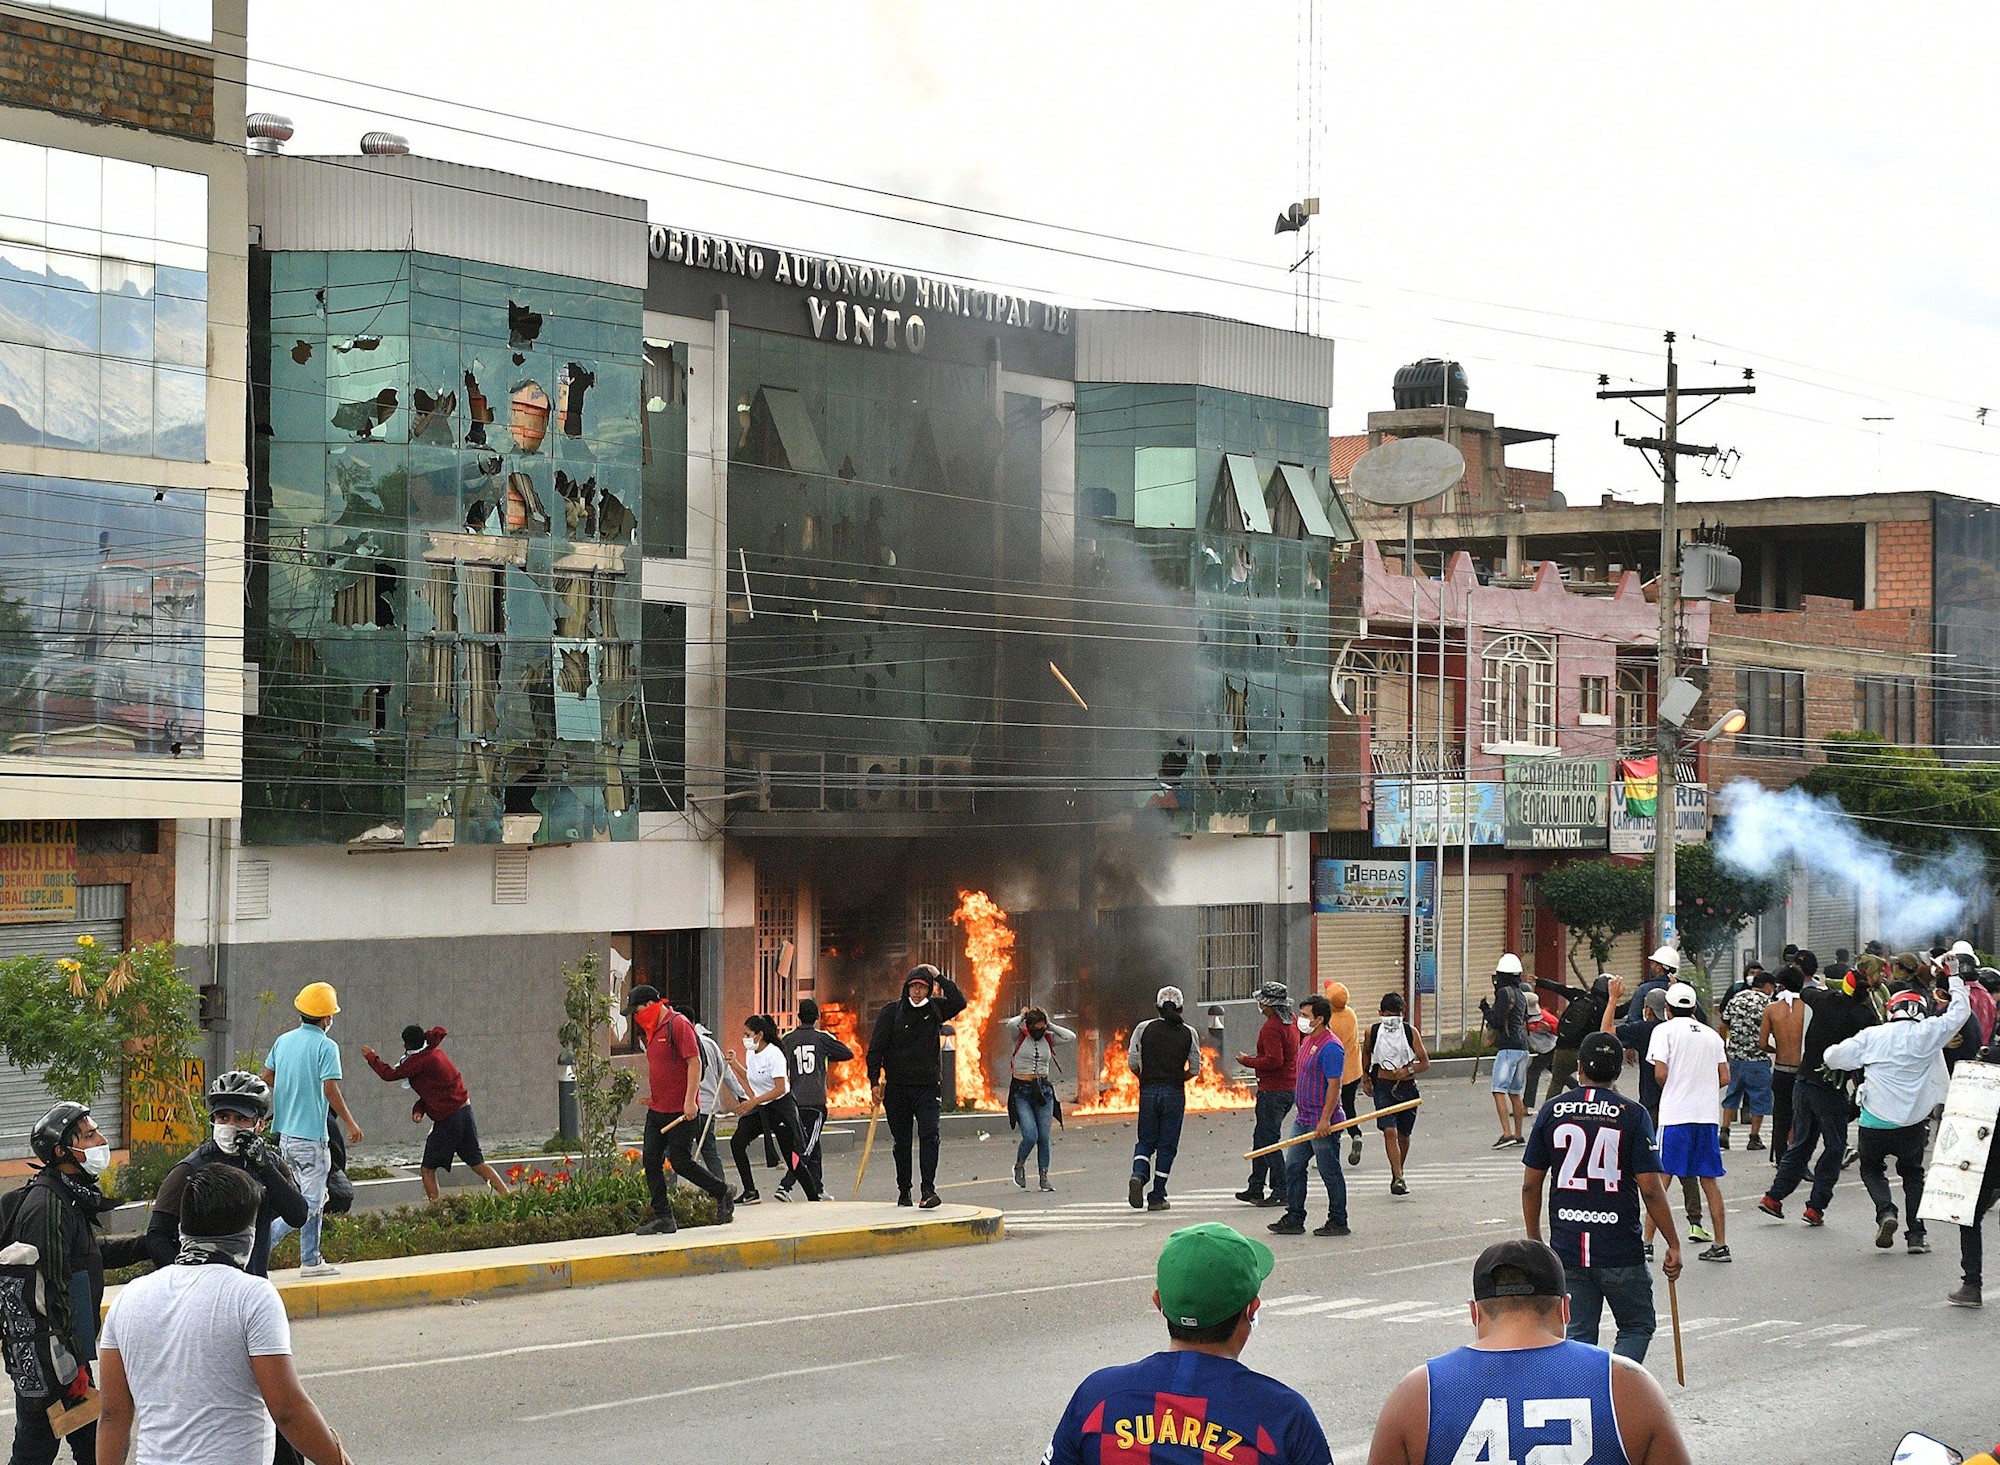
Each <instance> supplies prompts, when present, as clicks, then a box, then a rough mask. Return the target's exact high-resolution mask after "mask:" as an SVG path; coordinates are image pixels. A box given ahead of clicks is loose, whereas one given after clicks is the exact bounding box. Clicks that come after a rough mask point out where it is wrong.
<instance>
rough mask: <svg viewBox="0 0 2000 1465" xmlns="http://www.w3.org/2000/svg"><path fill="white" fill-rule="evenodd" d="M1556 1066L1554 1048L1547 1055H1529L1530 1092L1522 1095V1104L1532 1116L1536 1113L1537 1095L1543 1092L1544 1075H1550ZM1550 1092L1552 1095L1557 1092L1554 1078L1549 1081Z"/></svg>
mask: <svg viewBox="0 0 2000 1465" xmlns="http://www.w3.org/2000/svg"><path fill="white" fill-rule="evenodd" d="M1555 1065H1556V1050H1555V1049H1553V1048H1551V1049H1549V1051H1548V1052H1546V1053H1533V1054H1530V1055H1529V1058H1528V1091H1527V1093H1525V1094H1524V1095H1522V1098H1521V1102H1522V1103H1523V1104H1525V1105H1527V1107H1528V1112H1529V1113H1530V1114H1532V1113H1534V1112H1535V1095H1536V1094H1538V1093H1539V1092H1541V1087H1542V1075H1543V1074H1545V1073H1548V1072H1549V1071H1550V1070H1551V1069H1553V1068H1554V1067H1555ZM1549 1092H1550V1093H1551V1094H1553V1093H1554V1092H1555V1079H1554V1078H1553V1077H1551V1078H1550V1079H1549Z"/></svg>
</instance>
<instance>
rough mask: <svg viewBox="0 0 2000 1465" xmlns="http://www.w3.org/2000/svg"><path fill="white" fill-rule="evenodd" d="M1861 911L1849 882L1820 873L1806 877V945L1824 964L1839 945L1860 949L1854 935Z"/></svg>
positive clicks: (1858, 925) (1851, 949) (1823, 964)
mask: <svg viewBox="0 0 2000 1465" xmlns="http://www.w3.org/2000/svg"><path fill="white" fill-rule="evenodd" d="M1860 924H1861V918H1860V911H1859V909H1858V906H1857V902H1856V900H1855V891H1854V887H1853V886H1852V885H1849V884H1848V883H1847V882H1846V881H1844V880H1835V879H1828V878H1826V877H1825V876H1821V875H1808V876H1807V878H1806V946H1807V948H1808V949H1809V950H1810V951H1811V952H1812V953H1813V955H1815V956H1817V957H1818V958H1819V964H1820V965H1821V966H1822V967H1824V966H1826V965H1827V964H1828V963H1829V962H1831V961H1832V960H1833V953H1834V952H1835V951H1837V950H1839V949H1840V948H1841V947H1843V946H1844V947H1846V948H1847V949H1848V951H1849V952H1850V953H1851V952H1855V951H1858V950H1860V948H1861V943H1860V942H1859V941H1858V940H1856V939H1855V937H1856V934H1857V932H1858V931H1859V929H1860Z"/></svg>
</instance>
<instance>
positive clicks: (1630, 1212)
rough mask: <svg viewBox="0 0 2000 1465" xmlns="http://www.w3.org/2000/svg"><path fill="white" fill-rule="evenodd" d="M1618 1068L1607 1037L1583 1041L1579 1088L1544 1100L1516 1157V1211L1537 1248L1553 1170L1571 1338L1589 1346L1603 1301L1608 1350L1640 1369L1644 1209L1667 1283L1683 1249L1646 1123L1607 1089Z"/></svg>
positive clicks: (1644, 1313)
mask: <svg viewBox="0 0 2000 1465" xmlns="http://www.w3.org/2000/svg"><path fill="white" fill-rule="evenodd" d="M1624 1064H1625V1054H1624V1051H1623V1050H1622V1049H1621V1048H1620V1047H1619V1046H1618V1040H1617V1039H1616V1038H1614V1037H1612V1036H1611V1034H1609V1033H1592V1034H1590V1036H1588V1037H1586V1038H1585V1039H1584V1040H1583V1045H1582V1046H1581V1047H1580V1048H1578V1049H1577V1071H1578V1073H1579V1074H1581V1075H1582V1078H1583V1087H1582V1088H1580V1089H1572V1090H1570V1092H1568V1093H1566V1094H1554V1095H1551V1096H1550V1098H1549V1101H1548V1102H1547V1103H1546V1104H1544V1105H1542V1109H1541V1112H1540V1113H1539V1114H1537V1115H1536V1116H1535V1127H1534V1130H1533V1132H1532V1133H1530V1134H1529V1136H1528V1147H1527V1148H1526V1149H1525V1150H1523V1151H1522V1152H1521V1164H1522V1167H1523V1171H1524V1173H1523V1174H1522V1176H1521V1214H1522V1217H1523V1219H1525V1220H1526V1222H1527V1225H1528V1239H1529V1240H1531V1241H1540V1240H1541V1239H1542V1196H1543V1191H1544V1189H1545V1188H1546V1186H1547V1184H1548V1177H1549V1175H1550V1174H1551V1172H1553V1173H1554V1175H1555V1182H1556V1183H1555V1194H1554V1195H1553V1196H1552V1197H1551V1198H1550V1199H1549V1204H1548V1212H1549V1240H1550V1242H1551V1243H1552V1244H1553V1246H1554V1247H1555V1253H1556V1255H1557V1256H1559V1257H1561V1258H1562V1264H1563V1275H1564V1278H1565V1280H1566V1281H1567V1283H1568V1286H1569V1336H1570V1338H1571V1339H1572V1340H1573V1341H1575V1342H1578V1343H1595V1342H1596V1341H1597V1328H1598V1324H1599V1322H1600V1321H1601V1320H1602V1318H1603V1316H1604V1304H1605V1303H1607V1302H1608V1303H1610V1304H1611V1316H1612V1317H1613V1318H1615V1319H1617V1322H1618V1339H1617V1341H1616V1342H1615V1343H1614V1344H1613V1345H1612V1350H1611V1351H1612V1352H1614V1353H1617V1354H1619V1355H1621V1356H1622V1357H1625V1358H1629V1359H1631V1360H1632V1361H1633V1362H1634V1363H1644V1362H1645V1361H1646V1345H1647V1344H1648V1343H1650V1342H1651V1341H1652V1338H1653V1329H1654V1316H1653V1276H1652V1273H1651V1272H1649V1271H1648V1270H1647V1269H1646V1249H1645V1238H1644V1237H1643V1236H1642V1235H1641V1234H1640V1226H1639V1207H1640V1205H1641V1203H1642V1202H1643V1204H1644V1205H1645V1208H1646V1211H1647V1213H1648V1214H1649V1215H1651V1216H1652V1218H1653V1224H1654V1225H1656V1226H1658V1227H1659V1228H1660V1234H1661V1235H1662V1236H1664V1237H1665V1238H1666V1242H1667V1256H1666V1273H1667V1275H1668V1276H1669V1277H1679V1276H1680V1274H1681V1243H1680V1238H1679V1237H1678V1236H1677V1235H1676V1234H1675V1233H1674V1212H1673V1207H1672V1206H1670V1205H1668V1204H1667V1188H1666V1182H1665V1181H1664V1180H1662V1179H1661V1176H1660V1153H1659V1150H1658V1149H1657V1148H1655V1146H1654V1144H1653V1121H1652V1120H1651V1119H1650V1118H1649V1117H1648V1116H1647V1114H1646V1111H1645V1110H1644V1109H1643V1108H1641V1107H1640V1105H1639V1103H1638V1101H1637V1100H1635V1099H1628V1098H1626V1097H1625V1096H1624V1095H1623V1094H1621V1093H1619V1092H1618V1091H1617V1090H1616V1089H1614V1088H1612V1087H1611V1085H1612V1084H1613V1083H1615V1082H1616V1081H1617V1079H1618V1073H1619V1070H1620V1069H1621V1068H1623V1067H1624Z"/></svg>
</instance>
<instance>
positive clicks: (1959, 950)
mask: <svg viewBox="0 0 2000 1465" xmlns="http://www.w3.org/2000/svg"><path fill="white" fill-rule="evenodd" d="M1950 954H1951V955H1953V956H1971V957H1977V956H1978V955H1979V953H1978V952H1976V951H1974V950H1973V949H1972V943H1971V942H1970V941H1954V942H1952V943H1951V953H1950Z"/></svg>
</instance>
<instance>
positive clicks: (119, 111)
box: [0, 15, 215, 142]
mask: <svg viewBox="0 0 2000 1465" xmlns="http://www.w3.org/2000/svg"><path fill="white" fill-rule="evenodd" d="M0 103H5V104H7V105H11V106H17V107H34V108H38V109H40V110H42V111H47V112H61V113H65V114H67V115H69V116H72V117H86V118H89V119H90V120H91V121H93V122H117V123H122V124H124V125H125V126H127V127H143V128H146V129H148V130H149V131H153V132H164V133H169V134H171V135H173V136H175V137H188V138H194V139H196V140H197V141H201V142H213V141H214V140H215V64H214V62H213V61H211V60H210V59H209V58H208V57H206V56H203V55H201V54H199V53H198V52H193V51H182V50H177V49H175V48H173V47H170V46H156V45H148V44H146V43H144V42H141V41H133V40H124V39H121V38H119V37H116V36H106V35H100V34H99V33H97V32H96V31H90V30H84V29H81V28H79V27H75V26H67V25H61V24H57V23H54V22H50V21H42V20H28V19H25V18H24V17H21V16H16V15H0Z"/></svg>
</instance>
